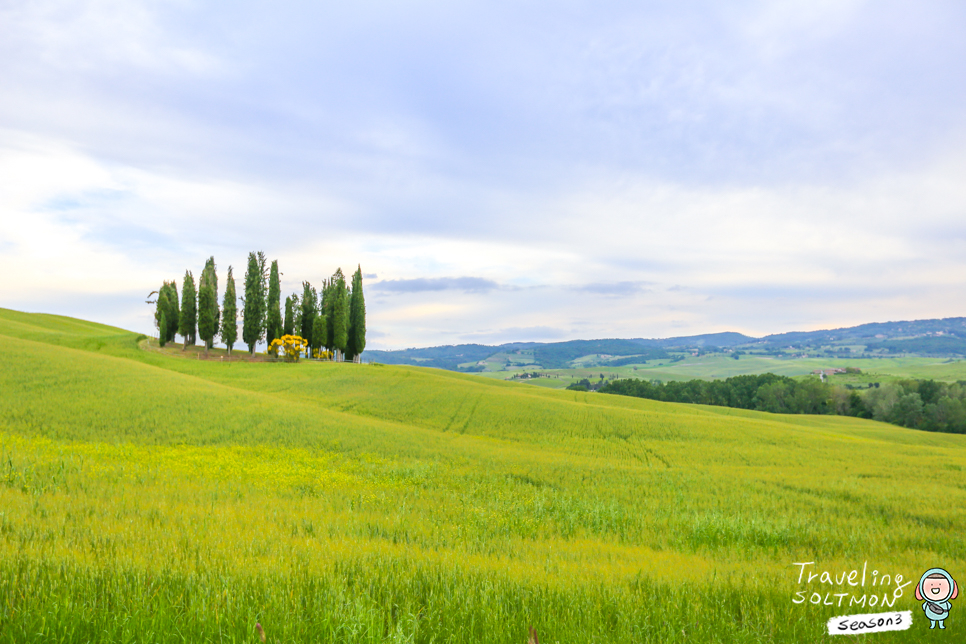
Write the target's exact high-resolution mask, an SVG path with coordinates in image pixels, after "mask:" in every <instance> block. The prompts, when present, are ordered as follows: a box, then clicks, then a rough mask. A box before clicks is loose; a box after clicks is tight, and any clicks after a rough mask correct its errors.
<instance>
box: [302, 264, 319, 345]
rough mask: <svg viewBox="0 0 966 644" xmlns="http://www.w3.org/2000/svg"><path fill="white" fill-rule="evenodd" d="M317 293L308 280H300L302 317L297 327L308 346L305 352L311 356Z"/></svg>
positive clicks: (316, 310)
mask: <svg viewBox="0 0 966 644" xmlns="http://www.w3.org/2000/svg"><path fill="white" fill-rule="evenodd" d="M317 302H318V294H317V293H316V291H315V289H314V288H312V285H311V284H309V283H308V282H302V303H301V309H302V318H301V323H302V325H301V328H300V329H299V331H300V333H299V335H301V336H302V337H303V338H304V339H305V340H306V342H308V346H307V347H306V349H305V350H306V352H308V354H309V355H310V356H311V355H312V354H311V349H310V348H309V347H311V346H312V331H313V328H314V325H315V316H316V315H317V314H318V304H317Z"/></svg>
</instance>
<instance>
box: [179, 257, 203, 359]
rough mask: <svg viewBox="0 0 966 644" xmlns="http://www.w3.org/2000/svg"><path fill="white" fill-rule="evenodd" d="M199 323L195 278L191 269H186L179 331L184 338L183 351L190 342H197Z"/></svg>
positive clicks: (182, 289)
mask: <svg viewBox="0 0 966 644" xmlns="http://www.w3.org/2000/svg"><path fill="white" fill-rule="evenodd" d="M197 325H198V303H197V301H196V297H195V278H194V276H193V275H192V274H191V271H185V272H184V284H183V285H182V286H181V319H180V320H179V324H178V333H180V334H181V337H183V338H184V346H183V347H181V350H182V351H184V350H185V349H187V348H188V344H189V343H190V344H192V345H193V344H194V343H195V340H196V339H197V337H196V335H195V333H196V327H197Z"/></svg>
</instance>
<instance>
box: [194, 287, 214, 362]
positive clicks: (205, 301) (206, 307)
mask: <svg viewBox="0 0 966 644" xmlns="http://www.w3.org/2000/svg"><path fill="white" fill-rule="evenodd" d="M212 302H215V288H214V286H213V285H212V283H211V282H210V281H206V282H204V283H203V284H202V286H201V290H199V291H198V335H199V336H201V341H202V342H204V343H205V355H208V350H209V349H210V348H211V344H212V342H214V340H215V311H216V310H217V303H216V304H215V306H214V307H213V306H212Z"/></svg>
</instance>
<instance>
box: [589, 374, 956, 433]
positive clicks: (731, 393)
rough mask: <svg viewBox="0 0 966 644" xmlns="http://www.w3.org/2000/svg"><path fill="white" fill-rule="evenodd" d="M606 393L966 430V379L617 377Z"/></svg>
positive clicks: (765, 376) (917, 426) (936, 429)
mask: <svg viewBox="0 0 966 644" xmlns="http://www.w3.org/2000/svg"><path fill="white" fill-rule="evenodd" d="M598 391H600V392H602V393H610V394H619V395H623V396H636V397H638V398H648V399H651V400H662V401H665V402H681V403H696V404H700V405H718V406H722V407H735V408H738V409H754V410H758V411H768V412H772V413H779V414H836V415H840V416H857V417H859V418H872V419H874V420H879V421H883V422H887V423H893V424H896V425H902V426H903V427H910V428H913V429H923V430H926V431H934V432H951V433H955V434H966V382H964V381H960V382H957V383H954V384H950V383H945V382H937V381H935V380H901V381H898V382H894V383H887V384H884V385H882V386H879V384H878V383H876V385H875V386H871V385H870V386H869V388H868V389H865V390H856V389H847V388H845V387H842V386H839V385H830V384H828V383H824V382H821V381H820V380H817V379H812V378H809V379H806V380H794V379H792V378H789V377H787V376H779V375H776V374H773V373H765V374H759V375H748V376H734V377H732V378H726V379H724V380H711V381H708V380H689V381H687V382H667V383H662V382H657V381H647V380H639V379H636V378H631V379H623V380H614V381H612V382H609V383H607V384H605V385H604V386H602V387H601V388H600V389H599V390H598Z"/></svg>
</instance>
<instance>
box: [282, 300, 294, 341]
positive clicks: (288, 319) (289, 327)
mask: <svg viewBox="0 0 966 644" xmlns="http://www.w3.org/2000/svg"><path fill="white" fill-rule="evenodd" d="M294 332H295V316H294V312H293V311H292V296H291V295H289V296H288V297H286V298H285V321H284V322H283V323H282V333H283V334H285V335H292V333H294Z"/></svg>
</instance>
